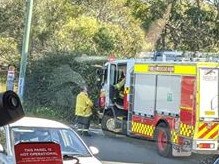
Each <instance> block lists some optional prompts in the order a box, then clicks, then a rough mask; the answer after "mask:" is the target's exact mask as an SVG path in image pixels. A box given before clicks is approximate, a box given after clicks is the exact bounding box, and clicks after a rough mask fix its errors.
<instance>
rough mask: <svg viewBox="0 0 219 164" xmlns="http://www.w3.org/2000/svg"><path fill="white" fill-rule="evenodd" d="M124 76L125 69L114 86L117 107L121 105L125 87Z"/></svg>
mask: <svg viewBox="0 0 219 164" xmlns="http://www.w3.org/2000/svg"><path fill="white" fill-rule="evenodd" d="M125 75H126V68H125V67H124V68H122V73H121V77H120V79H119V80H118V83H117V84H115V85H114V88H115V89H116V90H117V91H118V96H117V101H116V102H117V103H119V104H118V105H123V98H124V86H125Z"/></svg>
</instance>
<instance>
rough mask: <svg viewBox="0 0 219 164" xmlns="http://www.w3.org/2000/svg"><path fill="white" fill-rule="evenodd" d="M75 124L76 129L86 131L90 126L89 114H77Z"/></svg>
mask: <svg viewBox="0 0 219 164" xmlns="http://www.w3.org/2000/svg"><path fill="white" fill-rule="evenodd" d="M76 119H77V121H76V122H77V124H78V131H88V130H89V128H90V120H91V116H89V117H82V116H77V118H76Z"/></svg>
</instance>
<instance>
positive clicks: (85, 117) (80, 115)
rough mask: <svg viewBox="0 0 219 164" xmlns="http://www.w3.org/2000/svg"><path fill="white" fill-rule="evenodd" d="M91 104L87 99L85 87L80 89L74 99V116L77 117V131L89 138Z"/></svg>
mask: <svg viewBox="0 0 219 164" xmlns="http://www.w3.org/2000/svg"><path fill="white" fill-rule="evenodd" d="M92 107H93V102H92V101H91V99H90V98H89V97H88V93H87V87H82V88H81V92H80V93H79V94H78V95H77V98H76V109H75V116H76V117H77V118H76V119H77V124H78V131H79V133H80V134H82V135H84V136H90V134H89V133H88V130H89V127H90V120H91V115H92Z"/></svg>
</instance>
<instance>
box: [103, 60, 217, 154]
mask: <svg viewBox="0 0 219 164" xmlns="http://www.w3.org/2000/svg"><path fill="white" fill-rule="evenodd" d="M124 67H125V68H126V76H125V86H124V98H123V105H121V104H118V103H117V99H116V92H115V90H114V88H113V87H112V86H114V85H115V84H116V83H118V81H119V78H120V76H121V69H123V68H124ZM99 75H101V76H100V77H101V86H102V87H101V89H100V97H99V107H100V108H101V109H102V122H101V123H102V129H103V131H104V132H108V131H111V132H114V133H122V134H126V135H128V136H132V137H143V138H148V139H154V140H155V141H156V147H157V151H158V153H159V154H160V155H162V156H165V157H167V156H189V155H191V153H192V152H196V153H203V154H205V153H207V154H214V153H219V148H218V146H219V145H218V140H219V113H218V92H219V81H218V76H219V63H217V62H173V61H166V62H161V61H148V60H147V61H146V60H143V59H128V60H115V61H110V62H107V63H106V64H105V65H104V66H103V71H102V73H100V74H99ZM112 88H113V89H112Z"/></svg>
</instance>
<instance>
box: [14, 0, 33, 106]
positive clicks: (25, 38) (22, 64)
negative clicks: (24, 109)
mask: <svg viewBox="0 0 219 164" xmlns="http://www.w3.org/2000/svg"><path fill="white" fill-rule="evenodd" d="M32 11H33V0H26V12H25V27H24V35H23V45H22V54H21V62H20V73H19V82H18V95H19V97H20V99H21V101H22V102H23V93H24V84H25V83H24V82H25V74H26V66H27V56H28V53H29V43H30V29H31V21H32Z"/></svg>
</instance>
